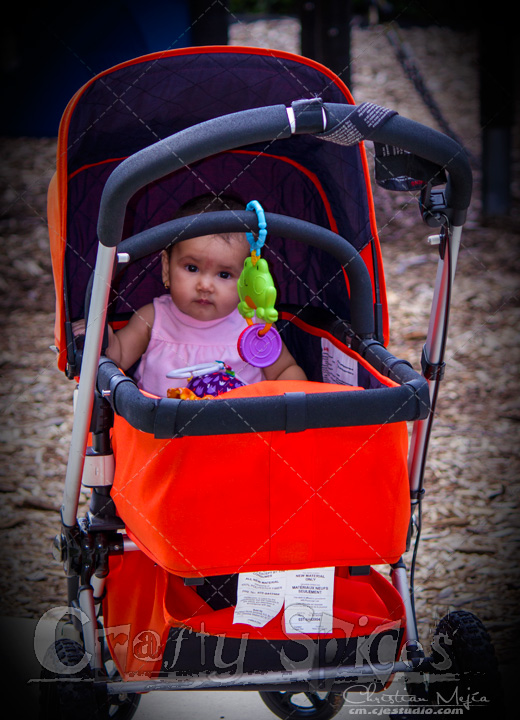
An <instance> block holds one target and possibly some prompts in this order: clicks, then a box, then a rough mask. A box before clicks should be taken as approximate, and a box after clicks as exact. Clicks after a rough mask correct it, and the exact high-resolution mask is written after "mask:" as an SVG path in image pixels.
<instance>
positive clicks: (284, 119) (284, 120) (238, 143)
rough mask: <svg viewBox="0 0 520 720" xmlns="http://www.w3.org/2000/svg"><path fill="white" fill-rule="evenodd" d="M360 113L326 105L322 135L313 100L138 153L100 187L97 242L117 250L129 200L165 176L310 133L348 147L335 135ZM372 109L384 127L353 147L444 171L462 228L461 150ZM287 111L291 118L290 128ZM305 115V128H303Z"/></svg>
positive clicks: (220, 120) (257, 112) (215, 124)
mask: <svg viewBox="0 0 520 720" xmlns="http://www.w3.org/2000/svg"><path fill="white" fill-rule="evenodd" d="M361 107H362V106H356V105H343V104H335V103H325V104H324V105H323V108H324V109H325V111H326V115H327V118H328V119H327V129H326V132H325V133H323V130H324V122H325V120H324V119H323V120H322V119H320V118H322V114H321V112H320V113H317V112H316V100H313V101H312V102H310V101H309V102H307V106H306V105H305V103H304V104H303V106H301V107H300V106H298V105H297V106H296V111H295V110H293V108H289V109H288V108H286V107H285V106H284V105H272V106H269V107H262V108H254V109H251V110H243V111H241V112H237V113H232V114H230V115H223V116H221V117H217V118H213V119H211V120H207V121H206V122H203V123H200V124H198V125H194V126H192V127H189V128H186V129H185V130H181V131H180V132H178V133H175V134H174V135H171V136H170V137H168V138H165V139H164V140H160V141H159V142H157V143H155V144H153V145H150V146H149V147H146V148H144V149H143V150H140V151H139V152H137V153H135V154H134V155H132V156H131V157H129V158H127V159H126V160H124V161H123V162H122V163H121V164H120V165H118V167H117V168H116V169H115V170H114V172H113V173H112V174H111V175H110V177H109V179H108V181H107V183H106V185H105V187H104V190H103V194H102V197H101V203H100V210H99V218H98V237H99V240H100V242H101V243H102V244H103V245H106V246H107V247H114V246H116V245H118V244H119V242H120V241H121V236H122V231H123V223H124V216H125V212H126V206H127V204H128V202H129V200H130V198H131V197H132V196H133V195H134V194H135V193H136V192H137V191H138V190H140V189H141V188H142V187H144V186H145V185H147V184H149V183H151V182H153V181H155V180H157V179H159V178H161V177H163V176H164V175H167V174H169V173H171V172H174V171H175V170H178V169H180V168H181V167H184V166H186V165H189V164H190V163H193V162H196V161H198V160H201V159H203V158H205V157H209V156H211V155H215V154H217V153H219V152H223V151H225V150H232V149H234V148H238V147H243V146H244V145H249V144H253V143H258V142H263V141H265V142H274V141H276V140H279V139H284V138H288V137H290V136H291V135H292V134H293V133H296V134H299V133H310V134H315V135H317V137H320V136H321V137H322V138H323V139H324V140H327V139H329V140H331V141H332V142H336V143H339V144H352V143H351V142H350V141H349V140H347V141H346V142H345V134H344V133H343V134H342V133H341V132H339V133H338V132H337V131H338V129H341V127H342V125H344V124H345V123H347V122H349V120H350V119H351V118H352V116H353V114H355V113H356V112H359V108H361ZM371 107H373V108H374V109H375V110H376V111H377V110H380V111H381V114H382V121H381V122H379V123H378V124H377V125H376V126H375V127H371V128H369V129H368V130H367V131H366V132H361V133H359V132H358V133H357V135H355V138H354V141H355V142H357V141H359V140H372V141H375V142H379V143H382V144H388V145H395V146H397V147H400V148H402V149H403V150H406V151H408V152H411V153H414V154H416V155H419V156H420V157H423V158H425V159H426V160H430V161H431V162H434V163H437V164H438V165H441V166H442V167H444V168H445V169H446V171H447V173H448V175H449V181H448V188H447V197H448V202H449V204H450V207H452V208H454V209H455V211H457V212H459V214H460V216H461V219H462V222H463V216H464V213H465V211H466V210H467V208H468V206H469V202H470V199H471V188H472V173H471V169H470V166H469V161H468V159H467V157H466V154H465V152H464V149H463V148H462V147H461V146H460V145H459V144H458V143H457V142H455V141H454V140H452V139H451V138H449V137H447V136H446V135H443V134H442V133H440V132H438V131H436V130H433V129H431V128H428V127H426V126H425V125H422V124H421V123H417V122H415V121H413V120H408V119H406V118H402V117H400V116H398V115H393V116H392V117H389V118H387V115H386V113H387V112H388V111H385V109H384V108H379V107H378V106H371ZM288 111H292V112H293V116H294V117H295V124H294V126H293V127H291V122H290V119H289V113H288ZM375 114H376V115H377V112H376V113H375ZM307 115H309V117H310V121H309V122H306V117H307ZM329 135H330V137H328V136H329ZM461 224H462V223H461Z"/></svg>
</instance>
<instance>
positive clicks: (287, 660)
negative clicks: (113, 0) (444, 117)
mask: <svg viewBox="0 0 520 720" xmlns="http://www.w3.org/2000/svg"><path fill="white" fill-rule="evenodd" d="M365 141H370V142H373V143H374V146H375V149H376V177H377V180H378V182H380V184H381V185H383V186H385V187H387V188H388V189H390V190H392V189H407V190H410V191H417V193H418V194H419V205H420V212H421V214H422V218H423V220H424V221H425V222H426V224H427V225H428V226H431V227H437V228H439V230H438V236H437V243H438V249H439V270H438V275H437V282H436V287H435V295H434V301H433V306H432V315H431V320H430V326H429V331H428V336H427V341H426V344H425V346H424V348H423V352H422V360H421V365H422V371H421V372H417V371H416V370H414V369H413V368H412V367H411V366H410V364H409V363H408V362H405V361H403V360H399V359H397V358H395V357H394V356H393V355H392V354H391V353H390V352H389V351H388V350H387V349H386V345H387V343H388V317H387V303H386V295H385V282H384V274H383V266H382V260H381V253H380V247H379V241H378V237H377V229H376V221H375V214H374V208H373V201H372V195H371V188H370V182H369V170H368V163H367V157H366V154H365V147H364V142H365ZM228 192H232V193H236V194H239V195H240V196H241V197H243V198H245V199H246V200H248V201H249V200H256V201H257V202H258V203H260V204H261V207H262V208H263V210H264V211H265V216H264V217H265V224H266V228H267V240H266V242H265V246H264V249H263V251H264V256H265V258H266V259H267V260H268V262H269V267H270V269H271V272H272V276H273V278H274V280H273V282H274V284H275V286H276V291H277V302H276V309H277V312H278V321H277V331H278V333H279V334H280V336H281V337H282V338H283V340H284V342H285V344H286V345H287V347H288V348H289V350H290V351H291V353H292V354H293V355H294V357H295V358H296V359H297V361H298V363H299V364H300V365H301V367H302V368H303V369H304V371H305V373H306V376H307V378H308V380H307V381H279V382H268V381H262V382H259V383H253V384H250V385H245V386H243V387H238V388H236V389H233V390H230V391H229V392H227V393H224V394H222V395H219V396H218V397H216V398H202V399H197V400H193V399H180V398H174V397H166V398H165V397H157V396H154V395H151V394H150V393H146V392H143V391H142V390H141V389H139V387H138V386H137V385H136V382H135V381H134V379H133V377H132V373H131V372H127V373H123V372H122V371H121V370H120V369H119V368H118V367H117V365H116V364H115V363H114V362H112V361H111V360H110V359H108V358H107V357H106V356H105V355H104V350H105V348H106V324H107V323H110V324H111V326H112V327H113V328H114V329H117V328H119V327H122V326H123V325H124V324H125V323H126V322H127V321H128V319H129V318H130V317H131V315H132V313H134V312H136V310H138V309H139V308H140V307H142V306H143V305H144V304H145V303H149V302H151V301H152V300H153V298H155V297H157V296H158V295H160V294H161V293H164V288H163V286H162V284H161V268H160V254H161V251H162V250H163V249H164V248H165V247H166V246H167V245H168V244H171V243H176V242H180V241H183V240H185V239H188V238H193V237H199V236H202V235H209V234H214V233H225V232H227V233H229V232H249V233H252V234H253V236H255V237H257V236H258V233H259V232H260V230H261V227H260V220H259V216H258V215H257V213H256V212H255V211H253V210H249V209H248V210H244V211H229V212H209V213H203V214H200V215H197V216H191V217H181V218H178V219H174V220H172V219H171V218H172V217H173V216H174V214H175V212H176V210H177V209H178V208H179V207H180V206H181V205H182V204H183V203H184V202H186V201H187V200H189V199H190V198H192V197H195V196H198V195H201V194H204V193H213V194H214V195H216V196H219V195H220V194H222V193H228ZM470 197H471V171H470V169H469V165H468V162H467V159H466V157H465V154H464V151H463V150H462V148H461V147H460V146H459V145H458V144H457V143H456V142H454V141H453V140H451V139H450V138H448V137H446V136H444V135H442V134H440V133H438V132H436V131H434V130H431V129H429V128H426V127H424V126H422V125H419V124H418V123H416V122H413V121H410V120H407V119H405V118H402V117H400V116H399V115H397V114H396V113H394V112H392V111H390V110H387V109H385V108H381V107H378V106H376V105H373V104H369V103H365V104H362V105H360V106H356V105H355V104H354V102H353V99H352V97H351V95H350V93H349V91H348V90H347V88H346V87H345V86H344V85H343V83H342V82H341V81H340V80H339V79H338V78H337V77H336V76H335V75H333V74H332V73H331V72H330V71H329V70H327V69H326V68H324V67H322V66H320V65H318V64H316V63H315V62H313V61H310V60H308V59H304V58H302V57H298V56H295V55H290V54H287V53H283V52H277V51H270V50H269V51H267V50H261V49H254V48H240V47H234V48H230V47H208V48H188V49H182V50H176V51H169V52H164V53H157V54H153V55H148V56H144V57H140V58H136V59H135V60H132V61H130V62H126V63H123V64H121V65H118V66H116V67H114V68H111V69H109V70H107V71H106V72H104V73H102V74H101V75H98V76H97V77H96V78H94V79H93V80H91V81H90V82H89V83H87V84H86V85H85V86H84V87H83V88H81V89H80V90H79V91H78V93H77V94H76V95H75V96H74V98H73V99H72V100H71V102H70V103H69V105H68V107H67V109H66V111H65V114H64V116H63V120H62V123H61V127H60V133H59V143H58V167H57V173H56V175H55V177H54V179H53V181H52V184H51V187H50V191H49V231H50V238H51V249H52V259H53V270H54V277H55V286H56V346H57V348H58V364H59V367H60V369H61V370H63V371H64V373H65V374H66V375H67V377H69V378H71V379H76V380H79V385H78V390H77V393H76V398H75V415H74V426H73V433H72V438H71V446H70V456H69V463H68V467H67V474H66V479H65V489H64V498H63V506H62V527H61V531H60V532H59V534H58V536H57V538H56V541H55V554H56V557H58V558H59V560H60V561H61V562H62V563H63V565H64V569H65V575H66V577H67V583H68V608H67V611H66V612H65V613H64V616H63V618H62V620H61V622H60V623H58V624H57V627H56V641H55V643H54V644H53V645H52V646H51V647H50V648H49V651H48V655H47V657H46V659H45V662H44V668H43V670H42V677H43V679H45V680H47V681H49V680H52V681H53V682H42V684H41V688H42V692H41V706H42V716H43V717H53V718H56V717H58V716H59V717H61V718H68V717H74V718H80V717H85V718H87V717H88V718H94V717H96V718H108V717H111V718H118V719H122V718H129V717H131V716H132V715H133V714H134V712H135V711H136V709H137V704H138V701H139V698H140V696H141V694H142V693H144V692H151V691H154V690H171V691H174V690H178V689H214V690H218V689H230V688H232V689H242V690H254V691H259V692H260V693H261V696H262V699H263V700H264V702H265V703H266V704H267V706H268V707H269V708H270V709H271V710H272V711H273V712H274V713H275V714H276V715H278V716H279V717H281V718H316V719H317V720H318V718H319V719H320V720H325V719H326V718H330V717H332V716H333V715H335V714H336V713H337V712H338V711H339V709H340V708H341V706H342V704H343V701H344V698H345V697H346V693H347V694H348V693H350V692H354V691H356V690H359V689H360V688H366V687H368V686H370V687H372V688H376V689H383V688H385V687H387V686H388V685H389V684H390V683H391V682H392V679H393V678H394V676H396V675H397V674H404V675H405V676H406V678H407V681H408V683H409V686H410V687H412V688H413V692H412V691H410V696H411V697H412V696H413V698H414V700H415V701H416V702H417V703H422V704H424V705H425V706H427V707H432V706H433V705H435V704H436V702H437V699H436V698H437V696H436V688H437V687H438V683H439V682H440V680H445V678H446V672H447V670H446V667H449V670H448V672H450V673H451V675H450V678H451V679H450V682H451V683H452V685H451V686H450V687H453V684H454V683H459V684H460V685H461V687H462V684H463V685H464V687H465V689H466V691H468V690H471V691H472V690H473V689H475V688H477V689H482V688H483V687H486V688H491V689H492V690H490V692H489V693H488V700H489V702H491V703H492V702H498V698H495V697H494V694H493V693H495V694H496V692H495V690H494V688H495V675H496V669H495V667H494V665H493V655H492V648H491V645H490V644H489V641H488V639H487V636H485V635H484V633H483V630H482V628H481V625H480V623H479V621H478V620H477V619H476V618H474V616H469V614H467V613H455V614H452V615H450V616H449V617H448V618H447V619H445V620H444V621H443V623H442V624H441V626H439V629H438V632H437V633H436V635H435V639H434V643H433V653H432V654H431V655H429V654H427V653H426V652H425V651H424V650H423V649H422V647H421V646H420V643H419V641H418V635H417V623H416V618H415V610H414V603H413V587H412V581H411V578H413V573H412V572H411V570H412V568H410V567H408V566H407V564H405V561H404V559H403V556H404V555H405V553H406V552H407V551H409V550H410V551H412V550H414V549H415V550H416V545H417V542H418V538H419V532H420V508H421V501H422V495H423V474H424V465H425V460H426V454H427V447H428V438H429V434H430V429H431V424H432V419H433V411H434V407H435V400H436V396H437V393H438V389H439V384H440V381H441V379H442V373H443V368H444V362H443V353H444V346H445V341H446V332H447V322H448V310H449V301H450V288H451V284H452V281H453V276H454V272H455V265H456V260H457V249H458V246H459V243H460V237H461V231H462V226H463V225H464V222H465V217H466V210H467V208H468V206H469V202H470ZM80 319H85V321H86V328H87V330H86V337H85V341H84V344H83V342H80V340H79V339H78V338H77V337H75V336H74V334H73V332H72V323H73V322H75V321H77V320H80ZM166 370H167V369H165V372H166ZM408 423H411V424H413V434H412V436H411V441H410V442H409V439H408V425H407V424H408ZM409 445H410V447H409ZM82 484H83V486H84V487H87V488H91V499H90V507H89V510H88V511H87V513H86V515H85V516H84V517H79V516H78V498H79V494H80V488H81V486H82ZM411 554H412V561H411V563H412V565H413V563H414V562H415V556H416V552H415V551H414V552H413V553H411ZM374 566H384V568H387V569H388V570H389V577H390V579H387V576H386V575H385V573H384V569H383V568H379V569H376V568H375V567H374ZM475 638H478V639H479V642H480V641H482V642H480V645H479V650H478V652H473V654H472V653H471V652H470V651H468V648H474V647H475ZM445 657H448V658H449V663H448V666H446V665H445V664H443V663H442V662H440V660H441V659H442V660H443V659H444V658H445ZM79 681H84V682H79ZM443 687H446V686H443ZM302 694H303V697H306V698H307V704H304V705H302V704H301V703H300V700H299V698H300V697H302ZM486 702H487V700H486ZM483 707H484V704H483V703H478V702H476V704H475V707H474V710H475V711H481V710H482V709H483ZM486 707H487V705H486ZM57 708H58V709H59V710H57ZM57 712H58V715H57V714H56V713H57ZM396 712H397V711H396ZM396 716H397V715H396Z"/></svg>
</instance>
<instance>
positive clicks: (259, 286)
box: [237, 200, 282, 368]
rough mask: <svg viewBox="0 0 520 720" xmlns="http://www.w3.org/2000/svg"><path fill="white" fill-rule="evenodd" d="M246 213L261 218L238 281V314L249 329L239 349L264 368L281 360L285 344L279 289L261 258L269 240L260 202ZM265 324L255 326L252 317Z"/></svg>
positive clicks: (253, 203)
mask: <svg viewBox="0 0 520 720" xmlns="http://www.w3.org/2000/svg"><path fill="white" fill-rule="evenodd" d="M246 210H254V211H255V212H256V214H257V217H258V229H259V233H258V239H257V240H255V238H254V236H253V233H251V232H247V233H246V237H247V240H248V242H249V245H250V247H251V256H250V257H247V258H246V259H245V261H244V268H243V270H242V273H241V274H240V277H239V279H238V295H239V298H240V302H239V303H238V312H239V313H240V314H241V315H242V317H243V318H245V320H246V322H247V324H248V327H247V328H246V329H245V330H244V331H243V332H242V333H241V334H240V337H239V338H238V344H237V349H238V353H239V355H240V357H241V358H242V360H244V361H245V362H247V363H249V364H250V365H253V366H254V367H260V368H265V367H269V365H272V364H273V363H274V362H275V361H276V360H278V358H279V357H280V353H281V351H282V340H281V338H280V335H279V334H278V331H277V330H276V328H274V327H273V323H275V322H276V321H277V320H278V312H277V310H276V309H275V307H274V304H275V302H276V288H275V286H274V282H273V278H272V276H271V273H270V272H269V266H268V264H267V260H264V258H262V257H260V254H261V250H262V247H263V245H264V243H265V238H266V236H267V225H266V222H265V215H264V211H263V208H262V206H261V205H260V203H259V202H258V201H257V200H251V202H249V203H248V204H247V205H246ZM255 315H256V317H257V318H258V319H259V320H263V321H264V322H263V323H257V324H255V323H254V322H253V317H254V316H255Z"/></svg>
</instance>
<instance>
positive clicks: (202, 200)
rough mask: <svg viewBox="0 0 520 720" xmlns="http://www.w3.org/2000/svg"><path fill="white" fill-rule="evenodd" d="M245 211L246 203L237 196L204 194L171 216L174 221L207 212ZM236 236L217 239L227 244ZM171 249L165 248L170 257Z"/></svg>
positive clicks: (192, 199) (188, 202)
mask: <svg viewBox="0 0 520 720" xmlns="http://www.w3.org/2000/svg"><path fill="white" fill-rule="evenodd" d="M245 209H246V203H245V202H244V201H243V200H242V199H241V198H239V197H238V196H237V195H229V194H222V195H216V194H215V193H206V194H205V195H198V196H197V197H194V198H191V199H190V200H188V201H187V202H185V203H184V204H183V205H181V206H180V208H179V209H178V210H177V212H176V213H175V215H174V216H173V219H174V220H176V219H177V218H182V217H189V216H190V215H201V214H202V213H208V212H219V211H224V210H245ZM237 234H238V233H219V237H222V238H223V239H224V240H225V241H226V242H229V241H230V239H231V238H233V237H236V235H237ZM173 247H174V246H173V245H170V246H169V247H168V248H166V251H167V253H168V255H171V251H172V249H173Z"/></svg>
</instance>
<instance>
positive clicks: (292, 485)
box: [112, 381, 410, 577]
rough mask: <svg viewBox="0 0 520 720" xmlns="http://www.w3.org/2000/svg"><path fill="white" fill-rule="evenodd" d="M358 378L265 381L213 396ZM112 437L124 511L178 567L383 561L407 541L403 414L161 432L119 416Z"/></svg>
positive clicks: (188, 573)
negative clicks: (188, 433) (209, 432)
mask: <svg viewBox="0 0 520 720" xmlns="http://www.w3.org/2000/svg"><path fill="white" fill-rule="evenodd" d="M386 383H387V384H389V385H391V384H392V383H391V382H390V381H386ZM354 389H356V390H359V389H360V388H351V387H347V386H343V385H328V384H323V383H309V382H263V383H258V384H255V385H250V386H245V387H242V388H238V389H236V390H233V391H231V392H229V393H226V394H225V395H223V396H220V398H219V399H216V400H215V401H214V402H222V403H225V402H226V398H231V397H246V396H251V395H255V394H256V395H260V394H262V395H277V394H283V393H285V392H289V391H305V392H308V393H316V392H331V391H333V392H349V391H350V390H354ZM366 392H370V391H369V390H367V391H366ZM185 402H190V401H185ZM192 402H196V401H192ZM223 410H224V408H223ZM113 442H114V453H115V456H116V474H115V478H114V485H113V489H112V497H113V499H114V502H115V504H116V507H117V512H118V514H119V516H120V517H121V518H122V520H123V521H124V522H125V525H126V529H127V533H128V535H129V536H130V537H131V538H132V539H133V540H134V541H135V543H136V544H137V545H138V547H139V548H140V549H141V550H143V551H144V552H145V553H146V554H147V555H148V556H149V557H150V558H151V559H152V560H153V561H155V562H157V563H158V564H159V565H160V566H161V567H163V568H164V569H166V570H167V571H168V572H170V573H173V574H176V575H180V576H182V577H197V576H207V575H219V574H227V573H235V572H244V571H255V570H266V569H273V570H286V569H297V568H307V567H309V568H310V567H321V566H330V565H334V566H342V565H343V566H344V565H373V564H381V563H383V564H387V563H393V562H396V561H397V560H398V559H399V558H400V556H401V555H402V553H403V552H404V550H405V544H406V535H407V530H408V523H409V507H410V504H409V487H408V476H407V428H406V424H405V423H387V424H383V425H377V426H375V425H374V426H367V427H349V428H330V429H322V428H320V429H316V430H306V431H305V432H303V433H291V434H286V433H284V432H278V431H276V432H264V433H254V432H252V433H246V434H243V435H242V434H240V435H223V436H218V435H214V436H206V437H181V438H176V439H170V440H158V439H155V438H154V437H153V436H151V435H148V434H145V433H142V432H140V431H138V430H135V429H134V428H132V427H131V426H130V425H129V424H128V423H127V422H126V421H125V420H124V419H122V418H121V417H116V419H115V425H114V438H113Z"/></svg>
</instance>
